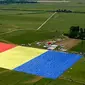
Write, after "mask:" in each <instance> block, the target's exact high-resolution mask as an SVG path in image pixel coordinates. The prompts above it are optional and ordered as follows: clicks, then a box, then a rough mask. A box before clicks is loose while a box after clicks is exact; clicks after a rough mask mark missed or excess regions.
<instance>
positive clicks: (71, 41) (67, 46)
mask: <svg viewBox="0 0 85 85" xmlns="http://www.w3.org/2000/svg"><path fill="white" fill-rule="evenodd" d="M80 42H81V40H79V39H71V38H68V39H66V40H64V41H61V42H58V43H57V45H63V46H64V47H65V49H68V50H69V49H71V48H72V47H74V46H76V45H77V44H78V43H80Z"/></svg>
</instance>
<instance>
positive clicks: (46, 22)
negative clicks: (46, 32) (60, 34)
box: [37, 12, 57, 30]
mask: <svg viewBox="0 0 85 85" xmlns="http://www.w3.org/2000/svg"><path fill="white" fill-rule="evenodd" d="M56 13H57V12H54V13H53V14H52V15H51V16H50V17H49V18H48V19H46V21H45V22H44V23H43V24H41V25H40V26H39V27H38V28H37V30H39V29H41V28H42V27H43V26H44V25H45V24H46V23H47V22H48V21H49V20H50V19H51V18H52V17H53V16H54V15H55V14H56Z"/></svg>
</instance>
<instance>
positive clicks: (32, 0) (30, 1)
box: [0, 0, 37, 4]
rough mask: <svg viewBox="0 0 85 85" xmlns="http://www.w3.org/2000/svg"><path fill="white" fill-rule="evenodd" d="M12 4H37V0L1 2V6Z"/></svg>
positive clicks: (7, 0)
mask: <svg viewBox="0 0 85 85" xmlns="http://www.w3.org/2000/svg"><path fill="white" fill-rule="evenodd" d="M10 3H37V1H36V0H35V1H34V0H3V1H2V0H1V1H0V4H10Z"/></svg>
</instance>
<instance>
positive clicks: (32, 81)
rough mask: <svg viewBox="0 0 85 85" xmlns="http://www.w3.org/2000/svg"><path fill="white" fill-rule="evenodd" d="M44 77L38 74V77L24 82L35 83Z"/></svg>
mask: <svg viewBox="0 0 85 85" xmlns="http://www.w3.org/2000/svg"><path fill="white" fill-rule="evenodd" d="M42 78H43V77H39V76H37V77H35V78H34V79H33V80H30V81H29V80H28V81H26V82H24V83H35V82H37V81H39V80H40V79H42Z"/></svg>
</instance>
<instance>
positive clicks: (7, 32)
mask: <svg viewBox="0 0 85 85" xmlns="http://www.w3.org/2000/svg"><path fill="white" fill-rule="evenodd" d="M19 30H27V29H15V30H12V31H8V32H4V33H1V34H0V35H4V34H9V33H12V32H16V31H19Z"/></svg>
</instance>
